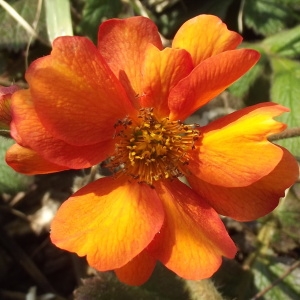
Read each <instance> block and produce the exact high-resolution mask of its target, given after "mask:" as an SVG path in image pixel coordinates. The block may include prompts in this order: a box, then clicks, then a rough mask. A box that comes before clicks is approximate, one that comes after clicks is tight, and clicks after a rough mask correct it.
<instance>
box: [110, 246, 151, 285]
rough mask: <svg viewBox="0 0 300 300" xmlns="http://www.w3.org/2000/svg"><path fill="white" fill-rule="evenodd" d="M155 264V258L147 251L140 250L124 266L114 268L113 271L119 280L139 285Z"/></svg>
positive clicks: (146, 277) (147, 277) (144, 280)
mask: <svg viewBox="0 0 300 300" xmlns="http://www.w3.org/2000/svg"><path fill="white" fill-rule="evenodd" d="M155 265H156V259H154V258H153V257H152V256H150V255H149V254H148V252H147V251H142V252H141V253H140V254H138V255H137V256H136V257H135V258H133V259H132V260H131V261H129V262H128V263H127V264H126V265H125V266H123V267H121V268H119V269H116V270H115V273H116V275H117V277H118V278H119V280H120V281H122V282H124V283H126V284H129V285H141V284H143V283H145V282H146V281H147V280H148V279H149V277H150V276H151V274H152V272H153V270H154V267H155Z"/></svg>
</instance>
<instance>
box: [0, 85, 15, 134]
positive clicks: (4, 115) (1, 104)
mask: <svg viewBox="0 0 300 300" xmlns="http://www.w3.org/2000/svg"><path fill="white" fill-rule="evenodd" d="M17 90H19V87H18V86H17V85H12V86H9V87H5V86H0V133H2V131H9V125H10V122H11V109H10V104H11V96H12V94H13V93H14V92H15V91H17Z"/></svg>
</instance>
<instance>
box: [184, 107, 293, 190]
mask: <svg viewBox="0 0 300 300" xmlns="http://www.w3.org/2000/svg"><path fill="white" fill-rule="evenodd" d="M287 111H288V109H287V108H285V107H283V106H281V105H277V104H275V103H271V102H267V103H260V104H257V105H254V106H250V107H247V108H244V109H241V110H238V111H236V112H234V113H232V114H229V115H227V116H225V117H223V118H220V119H218V120H216V121H214V122H212V123H210V124H208V125H207V126H204V127H202V128H200V131H201V135H202V136H201V138H200V139H199V141H198V142H196V143H195V146H196V149H194V150H192V151H190V163H189V166H188V168H189V169H190V170H191V172H192V173H193V174H194V175H195V176H197V177H198V178H200V179H201V180H204V181H206V182H208V183H210V184H214V185H220V186H224V187H243V186H248V185H250V184H252V183H254V182H256V181H258V180H259V179H261V178H263V177H265V176H266V175H268V174H270V173H271V172H272V171H273V170H274V169H275V167H276V166H277V165H278V163H279V162H280V160H281V159H282V157H283V150H282V149H281V148H280V147H278V146H276V145H274V144H272V143H270V142H269V141H268V139H267V138H268V136H270V135H271V134H274V133H278V132H280V131H282V130H284V129H285V128H286V125H285V124H283V123H280V122H278V121H275V120H274V119H273V118H274V117H276V116H279V115H281V114H282V113H284V112H287Z"/></svg>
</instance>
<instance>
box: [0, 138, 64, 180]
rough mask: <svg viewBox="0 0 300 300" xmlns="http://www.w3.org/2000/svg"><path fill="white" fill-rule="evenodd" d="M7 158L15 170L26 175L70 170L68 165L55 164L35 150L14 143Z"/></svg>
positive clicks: (8, 151)
mask: <svg viewBox="0 0 300 300" xmlns="http://www.w3.org/2000/svg"><path fill="white" fill-rule="evenodd" d="M5 160H6V163H7V164H8V165H9V166H10V167H12V168H13V169H14V170H15V171H17V172H19V173H23V174H26V175H35V174H48V173H55V172H59V171H64V170H68V168H67V167H63V166H59V165H56V164H53V163H51V162H49V161H47V160H45V159H44V158H43V157H41V156H40V155H39V154H38V153H36V152H35V151H33V150H31V149H29V148H24V147H22V146H20V145H18V144H14V145H12V146H11V147H10V148H9V149H8V150H7V152H6V157H5Z"/></svg>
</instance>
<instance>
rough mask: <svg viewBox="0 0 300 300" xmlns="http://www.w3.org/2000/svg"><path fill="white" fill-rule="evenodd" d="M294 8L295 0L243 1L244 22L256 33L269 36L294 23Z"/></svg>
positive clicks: (295, 18)
mask: <svg viewBox="0 0 300 300" xmlns="http://www.w3.org/2000/svg"><path fill="white" fill-rule="evenodd" d="M298 4H299V1H298ZM296 8H297V2H296V1H295V0H293V1H291V0H290V1H287V0H251V1H245V7H244V16H245V23H246V25H247V26H248V27H250V28H252V29H253V30H254V31H255V32H256V33H258V34H262V35H265V36H269V35H272V34H274V33H277V32H278V31H280V30H282V29H284V28H286V27H288V26H289V25H293V24H294V22H295V21H296V20H297V18H298V17H297V16H296V13H295V9H296ZM298 9H299V8H298Z"/></svg>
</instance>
